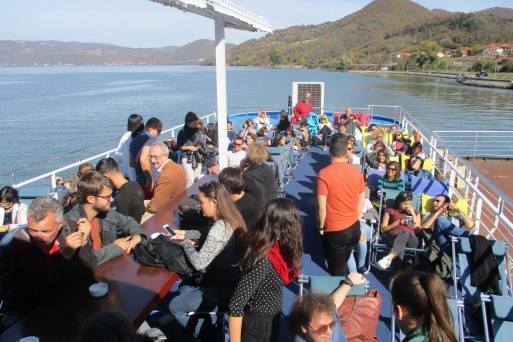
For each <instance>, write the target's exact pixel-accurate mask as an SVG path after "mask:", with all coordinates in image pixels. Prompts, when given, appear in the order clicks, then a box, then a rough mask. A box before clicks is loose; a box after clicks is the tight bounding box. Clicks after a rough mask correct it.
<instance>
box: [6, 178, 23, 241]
mask: <svg viewBox="0 0 513 342" xmlns="http://www.w3.org/2000/svg"><path fill="white" fill-rule="evenodd" d="M0 200H1V201H2V206H0V239H1V238H2V237H3V236H4V235H5V234H3V233H5V232H8V231H11V230H13V229H14V228H16V227H17V226H19V225H22V224H27V205H26V204H25V203H20V196H19V195H18V190H16V188H13V187H11V186H4V187H3V188H2V189H1V190H0Z"/></svg>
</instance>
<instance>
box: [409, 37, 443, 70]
mask: <svg viewBox="0 0 513 342" xmlns="http://www.w3.org/2000/svg"><path fill="white" fill-rule="evenodd" d="M440 50H441V48H440V45H438V44H437V43H436V42H433V41H431V42H427V43H424V44H423V45H422V46H421V47H420V51H415V52H414V53H412V55H411V59H412V60H414V61H415V63H417V65H418V66H419V67H421V68H422V67H423V66H424V65H429V64H433V63H434V62H435V61H436V60H437V59H438V56H437V53H438V52H439V51H440Z"/></svg>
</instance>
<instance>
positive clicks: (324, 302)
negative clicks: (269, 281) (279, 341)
mask: <svg viewBox="0 0 513 342" xmlns="http://www.w3.org/2000/svg"><path fill="white" fill-rule="evenodd" d="M364 283H365V278H364V277H363V276H362V275H360V274H358V273H354V272H353V273H349V275H348V276H347V281H346V282H342V284H341V285H340V286H339V287H337V288H336V289H335V291H333V292H332V293H331V294H329V295H328V294H316V293H312V292H308V293H306V294H304V295H303V297H302V298H297V300H296V301H295V303H294V305H293V306H292V311H291V312H290V314H289V316H288V318H287V321H288V325H289V331H290V333H291V334H292V335H293V336H295V338H294V341H295V342H317V341H331V342H342V341H345V340H346V338H345V336H344V332H343V331H342V326H341V323H340V317H339V316H338V309H339V308H340V306H341V305H342V303H343V302H344V299H345V298H346V296H347V294H348V293H349V291H351V288H352V287H353V286H355V285H361V284H364Z"/></svg>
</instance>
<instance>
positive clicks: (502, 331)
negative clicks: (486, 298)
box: [490, 295, 513, 341]
mask: <svg viewBox="0 0 513 342" xmlns="http://www.w3.org/2000/svg"><path fill="white" fill-rule="evenodd" d="M490 297H491V300H492V308H491V321H492V331H493V339H494V340H495V341H511V340H513V298H511V297H505V296H496V295H491V296H490Z"/></svg>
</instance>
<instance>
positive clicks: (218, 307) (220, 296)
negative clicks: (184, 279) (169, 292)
mask: <svg viewBox="0 0 513 342" xmlns="http://www.w3.org/2000/svg"><path fill="white" fill-rule="evenodd" d="M232 290H233V289H232ZM178 291H179V292H180V294H179V295H178V296H176V297H175V298H173V299H172V300H171V302H170V303H169V311H170V312H171V314H172V315H173V316H174V317H175V319H176V321H177V323H178V325H180V326H181V327H182V328H183V329H184V330H185V331H186V332H188V333H190V334H192V335H193V336H194V337H195V338H197V337H198V336H199V335H200V333H202V332H205V331H207V330H209V329H210V328H212V327H213V325H214V324H215V318H216V316H215V315H208V314H202V315H193V316H187V313H188V312H197V311H200V312H205V313H208V312H227V311H228V302H229V300H230V297H231V295H232V292H233V291H229V290H227V289H223V288H220V286H219V287H217V286H214V285H188V284H183V285H181V286H180V288H179V289H178Z"/></svg>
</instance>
